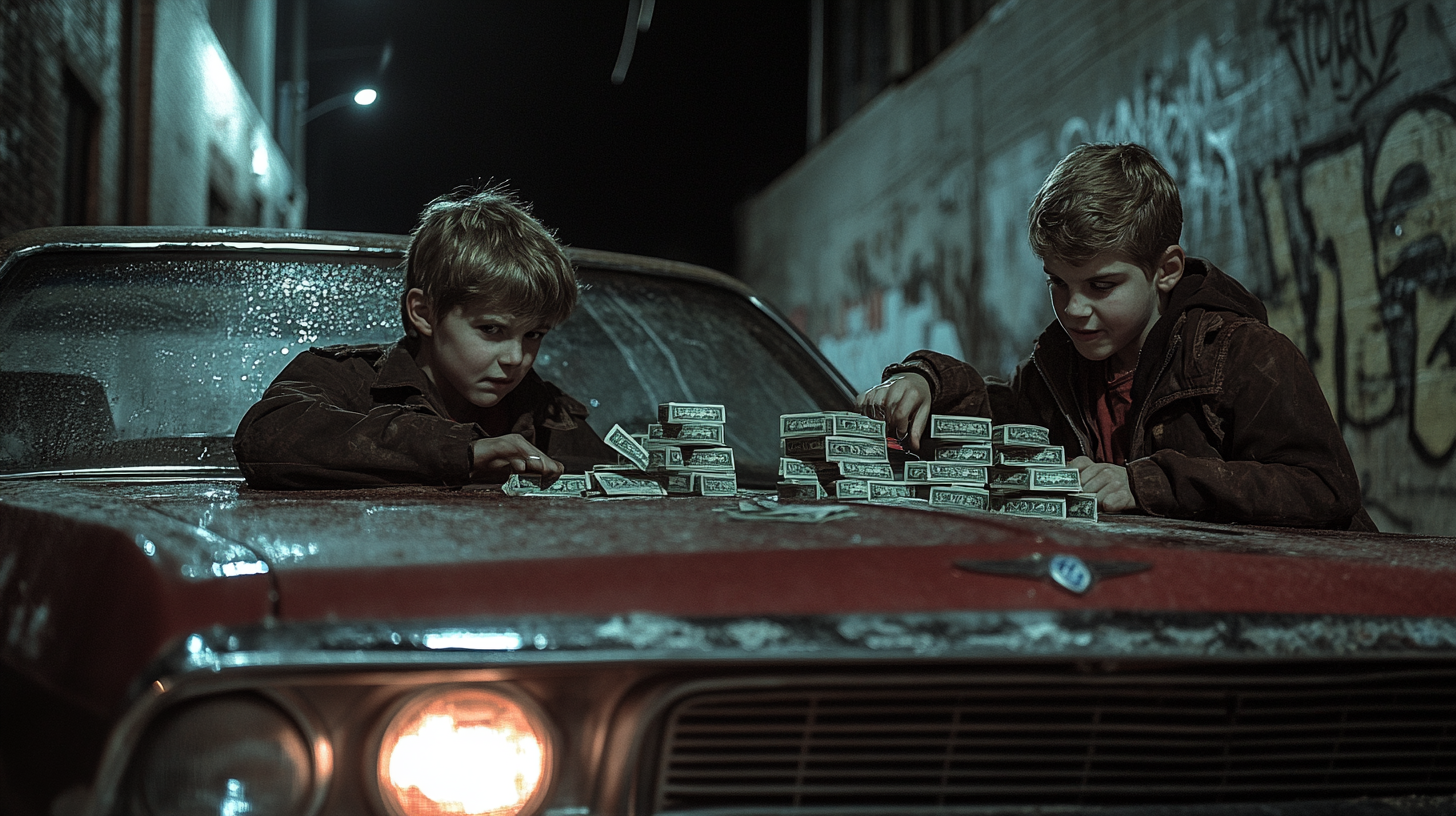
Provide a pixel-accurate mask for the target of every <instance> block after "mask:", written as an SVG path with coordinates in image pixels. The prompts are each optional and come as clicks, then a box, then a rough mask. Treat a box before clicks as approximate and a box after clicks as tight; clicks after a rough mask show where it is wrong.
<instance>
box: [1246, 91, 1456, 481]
mask: <svg viewBox="0 0 1456 816" xmlns="http://www.w3.org/2000/svg"><path fill="white" fill-rule="evenodd" d="M1257 186H1258V195H1259V199H1260V201H1261V202H1262V204H1263V210H1264V220H1265V228H1266V234H1267V237H1268V239H1269V241H1268V243H1269V251H1270V261H1271V266H1272V269H1273V274H1274V281H1273V291H1272V292H1271V293H1270V297H1269V298H1268V300H1269V305H1270V307H1271V308H1270V322H1271V323H1273V324H1274V325H1275V327H1276V328H1279V329H1280V330H1281V331H1283V332H1284V333H1285V334H1286V335H1288V336H1290V337H1291V338H1294V339H1295V341H1296V342H1297V343H1299V344H1300V345H1301V347H1302V348H1303V349H1304V351H1305V354H1306V356H1307V357H1308V358H1309V361H1310V364H1311V365H1312V366H1313V367H1314V370H1315V373H1316V375H1317V376H1318V377H1319V380H1320V383H1321V385H1322V386H1323V387H1324V390H1325V395H1326V397H1327V398H1328V399H1329V402H1330V405H1331V407H1332V408H1333V409H1334V411H1335V413H1336V415H1337V416H1338V417H1339V419H1340V422H1341V423H1342V424H1348V425H1353V426H1355V427H1358V428H1373V427H1377V426H1381V425H1384V424H1386V423H1389V422H1392V421H1394V420H1397V419H1398V418H1401V417H1404V418H1405V419H1406V420H1407V421H1408V423H1409V428H1410V431H1409V433H1410V441H1411V445H1412V447H1413V448H1414V449H1415V451H1416V453H1417V454H1418V455H1419V456H1420V457H1421V458H1422V459H1424V460H1425V461H1427V462H1431V463H1433V464H1440V463H1445V462H1447V461H1449V460H1450V459H1451V456H1452V451H1453V449H1456V103H1453V102H1452V101H1450V100H1448V99H1445V98H1443V97H1424V98H1417V99H1414V100H1411V101H1410V102H1408V103H1406V104H1405V105H1404V106H1403V107H1401V108H1400V109H1398V110H1396V111H1394V112H1393V113H1392V114H1391V115H1390V116H1389V117H1387V118H1386V119H1385V121H1384V122H1383V123H1381V124H1380V125H1378V126H1373V127H1369V128H1361V129H1359V130H1357V131H1356V132H1355V133H1353V134H1351V135H1349V136H1346V137H1344V138H1342V139H1339V140H1336V141H1333V142H1330V143H1328V144H1326V145H1323V146H1321V147H1319V148H1316V149H1312V150H1307V151H1304V152H1303V153H1302V154H1301V155H1300V157H1299V158H1298V159H1297V160H1295V161H1290V162H1285V163H1280V164H1277V165H1275V166H1271V167H1269V168H1267V169H1265V170H1264V171H1263V172H1262V173H1260V174H1259V177H1258V179H1257Z"/></svg>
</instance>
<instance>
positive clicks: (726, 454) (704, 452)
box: [679, 448, 733, 472]
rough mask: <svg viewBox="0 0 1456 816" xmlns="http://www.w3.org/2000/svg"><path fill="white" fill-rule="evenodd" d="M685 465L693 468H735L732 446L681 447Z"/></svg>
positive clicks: (729, 469)
mask: <svg viewBox="0 0 1456 816" xmlns="http://www.w3.org/2000/svg"><path fill="white" fill-rule="evenodd" d="M679 451H681V453H682V455H683V467H686V468H689V469H692V470H726V471H730V472H731V471H732V470H733V449H732V448H679Z"/></svg>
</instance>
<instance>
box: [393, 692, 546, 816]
mask: <svg viewBox="0 0 1456 816" xmlns="http://www.w3.org/2000/svg"><path fill="white" fill-rule="evenodd" d="M551 769H552V740H551V737H550V735H549V732H548V727H547V723H546V720H545V718H544V716H543V715H542V714H541V712H540V710H539V709H537V707H536V705H535V704H534V703H533V702H532V701H531V700H530V699H529V698H527V697H525V696H524V695H520V694H517V693H515V692H513V691H511V690H509V689H505V688H501V687H491V688H479V687H455V688H449V689H436V690H431V691H427V692H424V693H421V694H419V695H416V696H414V697H411V698H409V699H407V700H405V701H404V703H403V704H401V705H400V706H399V707H398V708H396V709H395V711H394V712H393V714H391V715H390V716H389V717H388V718H387V719H386V721H385V723H384V728H383V730H382V732H381V733H380V739H379V753H378V759H377V764H376V766H375V779H376V783H377V785H378V791H379V798H380V801H381V802H383V804H384V807H385V808H386V810H388V812H389V813H391V814H393V816H436V814H439V815H440V816H443V814H451V816H460V815H461V814H466V815H467V816H479V815H481V814H489V816H517V814H522V813H525V814H529V813H530V812H531V811H533V810H535V809H536V807H537V806H538V805H539V804H540V802H541V801H542V800H543V799H544V798H545V796H546V790H547V787H548V785H549V783H550V777H551Z"/></svg>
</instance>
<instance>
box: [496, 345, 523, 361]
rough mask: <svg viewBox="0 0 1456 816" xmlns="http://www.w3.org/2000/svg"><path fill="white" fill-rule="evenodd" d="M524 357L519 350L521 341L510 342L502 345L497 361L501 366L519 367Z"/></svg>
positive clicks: (521, 350) (520, 349)
mask: <svg viewBox="0 0 1456 816" xmlns="http://www.w3.org/2000/svg"><path fill="white" fill-rule="evenodd" d="M525 357H526V353H525V351H524V350H523V349H522V348H521V341H520V340H512V341H510V342H509V343H505V344H504V348H502V349H501V353H500V356H499V357H498V358H497V359H499V360H500V364H501V365H503V366H515V365H520V364H521V361H522V360H524V359H525Z"/></svg>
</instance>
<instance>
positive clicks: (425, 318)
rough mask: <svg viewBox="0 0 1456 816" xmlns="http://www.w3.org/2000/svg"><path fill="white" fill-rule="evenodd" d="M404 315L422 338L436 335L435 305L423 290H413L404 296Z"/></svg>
mask: <svg viewBox="0 0 1456 816" xmlns="http://www.w3.org/2000/svg"><path fill="white" fill-rule="evenodd" d="M404 313H405V315H406V316H407V317H408V318H409V322H410V325H411V326H413V327H414V330H415V331H416V332H418V333H419V335H420V336H421V337H432V336H434V334H435V304H433V303H431V302H430V298H429V297H428V296H426V295H425V290H423V289H411V290H409V291H408V292H405V294H404Z"/></svg>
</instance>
